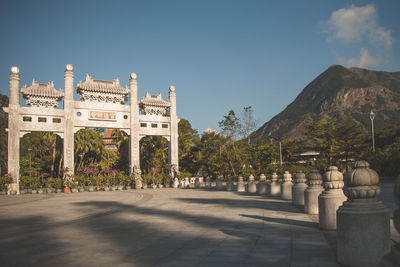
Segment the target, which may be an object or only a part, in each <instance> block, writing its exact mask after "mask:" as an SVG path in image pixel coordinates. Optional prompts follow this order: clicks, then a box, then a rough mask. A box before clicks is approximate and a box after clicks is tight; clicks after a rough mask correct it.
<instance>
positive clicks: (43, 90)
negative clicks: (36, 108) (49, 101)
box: [21, 79, 64, 101]
mask: <svg viewBox="0 0 400 267" xmlns="http://www.w3.org/2000/svg"><path fill="white" fill-rule="evenodd" d="M21 93H22V96H23V97H24V98H30V97H40V98H54V99H57V100H58V101H59V100H61V98H62V97H63V96H64V92H63V91H62V90H61V89H60V90H56V89H55V88H54V82H53V81H51V82H48V83H40V82H38V81H35V79H33V80H32V85H31V86H29V87H26V85H24V86H23V87H22V88H21Z"/></svg>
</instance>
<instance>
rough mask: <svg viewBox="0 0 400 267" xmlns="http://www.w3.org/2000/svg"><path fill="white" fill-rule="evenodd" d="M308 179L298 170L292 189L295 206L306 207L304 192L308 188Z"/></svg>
mask: <svg viewBox="0 0 400 267" xmlns="http://www.w3.org/2000/svg"><path fill="white" fill-rule="evenodd" d="M306 182H307V179H306V175H305V174H304V172H303V171H301V170H298V171H296V174H295V175H294V185H293V187H292V197H293V199H292V203H293V205H299V206H303V205H304V190H306V188H307V184H306Z"/></svg>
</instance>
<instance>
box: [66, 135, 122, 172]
mask: <svg viewBox="0 0 400 267" xmlns="http://www.w3.org/2000/svg"><path fill="white" fill-rule="evenodd" d="M106 130H107V129H106V128H93V129H92V128H84V129H80V130H79V131H77V132H76V133H75V135H74V158H75V163H74V169H75V173H80V172H82V171H83V170H84V169H85V168H91V169H96V170H98V171H102V170H109V169H112V168H114V167H115V165H116V163H117V161H118V154H117V152H116V151H114V150H113V149H112V148H110V147H107V146H106V144H105V140H104V138H103V136H104V133H105V132H106Z"/></svg>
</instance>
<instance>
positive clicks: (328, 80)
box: [251, 65, 400, 140]
mask: <svg viewBox="0 0 400 267" xmlns="http://www.w3.org/2000/svg"><path fill="white" fill-rule="evenodd" d="M371 110H373V111H374V113H375V114H376V116H375V119H374V125H375V128H377V129H381V128H384V127H387V126H389V125H393V124H400V72H384V71H372V70H366V69H361V68H345V67H343V66H340V65H333V66H331V67H329V68H328V69H327V70H326V71H324V72H323V73H322V74H320V75H319V76H318V77H317V78H315V79H314V80H313V81H312V82H311V83H310V84H308V85H307V86H306V87H305V88H304V89H303V91H302V92H301V93H300V94H299V95H298V96H297V97H296V99H295V100H294V101H293V102H292V103H291V104H289V105H288V106H287V107H286V108H285V109H284V110H283V111H282V112H280V113H279V114H278V115H276V116H275V117H273V118H272V119H271V120H270V121H268V122H266V123H265V124H264V125H263V126H261V127H260V128H259V129H258V130H256V131H255V132H254V133H252V135H251V137H252V139H254V140H262V139H267V140H269V138H271V137H274V138H288V137H295V138H299V137H302V136H304V129H305V127H304V126H305V125H306V124H308V123H311V122H316V121H319V120H321V119H328V120H330V119H336V120H337V121H353V122H355V123H359V124H361V125H363V126H364V127H365V128H366V129H370V127H371V120H370V118H369V114H370V112H371Z"/></svg>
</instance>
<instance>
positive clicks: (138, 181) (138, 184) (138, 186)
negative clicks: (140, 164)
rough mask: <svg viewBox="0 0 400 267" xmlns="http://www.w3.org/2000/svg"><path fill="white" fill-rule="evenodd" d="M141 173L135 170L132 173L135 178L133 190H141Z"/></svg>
mask: <svg viewBox="0 0 400 267" xmlns="http://www.w3.org/2000/svg"><path fill="white" fill-rule="evenodd" d="M141 174H142V171H141V170H140V169H136V170H135V171H134V174H133V175H134V177H135V188H136V189H141V188H143V178H142V176H141Z"/></svg>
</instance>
